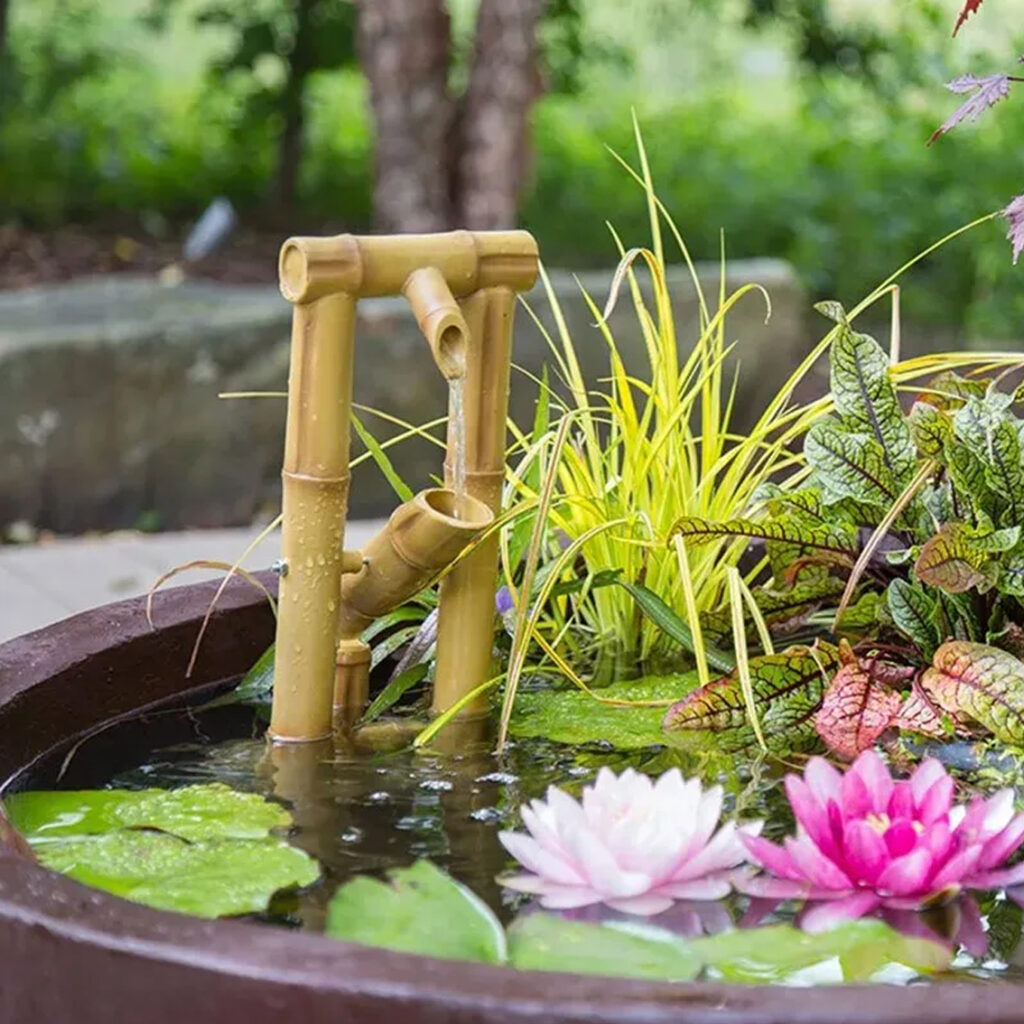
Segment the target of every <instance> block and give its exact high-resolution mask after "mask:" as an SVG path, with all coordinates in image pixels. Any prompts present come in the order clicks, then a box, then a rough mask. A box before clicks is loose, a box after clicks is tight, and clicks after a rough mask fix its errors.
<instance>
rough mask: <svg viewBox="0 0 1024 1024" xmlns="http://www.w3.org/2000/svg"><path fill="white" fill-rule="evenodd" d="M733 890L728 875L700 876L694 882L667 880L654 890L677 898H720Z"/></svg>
mask: <svg viewBox="0 0 1024 1024" xmlns="http://www.w3.org/2000/svg"><path fill="white" fill-rule="evenodd" d="M731 890H732V885H731V883H730V881H729V879H728V877H726V876H724V875H719V876H717V877H710V878H698V879H695V880H694V881H692V882H666V883H665V884H664V885H659V886H658V888H657V889H654V890H652V892H653V893H654V894H657V895H660V896H670V897H671V898H672V899H676V900H720V899H722V898H723V897H725V896H728V895H729V893H730V891H731Z"/></svg>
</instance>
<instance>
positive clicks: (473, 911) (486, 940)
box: [327, 860, 506, 964]
mask: <svg viewBox="0 0 1024 1024" xmlns="http://www.w3.org/2000/svg"><path fill="white" fill-rule="evenodd" d="M388 877H389V880H390V884H388V883H387V882H381V881H378V880H377V879H375V878H368V877H366V876H362V877H360V878H355V879H353V880H352V881H351V882H347V883H346V884H345V885H343V886H342V887H341V888H340V889H338V891H337V892H336V893H335V894H334V899H332V900H331V905H330V909H329V910H328V913H327V934H328V935H330V936H331V937H332V938H335V939H346V940H348V941H349V942H359V943H362V944H363V945H366V946H379V947H382V948H384V949H393V950H397V951H399V952H403V953H420V954H422V955H424V956H435V957H440V958H441V959H442V960H477V961H480V962H482V963H491V964H497V963H503V962H504V961H505V958H506V945H505V932H504V930H503V929H502V927H501V924H500V923H499V921H498V919H497V918H496V917H495V916H494V914H492V913H491V911H490V910H489V909H488V907H487V905H486V904H485V903H484V902H483V901H482V900H481V899H480V898H479V897H478V896H476V895H474V894H473V893H472V892H470V890H469V889H467V888H466V887H465V886H463V885H460V884H459V883H458V882H456V881H455V880H454V879H453V878H450V877H449V876H448V875H446V874H445V873H444V872H443V871H441V870H440V869H439V868H437V867H435V866H434V865H433V864H431V863H430V862H429V861H425V860H421V861H417V862H416V863H415V864H413V865H412V867H409V868H399V869H398V870H396V871H392V872H390V874H389V876H388Z"/></svg>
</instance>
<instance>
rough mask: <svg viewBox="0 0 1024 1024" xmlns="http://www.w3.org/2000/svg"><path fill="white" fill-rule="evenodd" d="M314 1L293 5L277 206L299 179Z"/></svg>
mask: <svg viewBox="0 0 1024 1024" xmlns="http://www.w3.org/2000/svg"><path fill="white" fill-rule="evenodd" d="M3 2H4V0H0V3H3ZM316 3H317V0H299V2H298V4H297V5H296V9H295V43H294V45H293V46H292V50H291V53H290V54H289V55H288V76H287V78H286V80H285V83H284V87H283V89H282V92H281V134H280V136H279V138H278V143H277V171H276V173H275V175H274V188H273V203H274V206H275V207H276V208H277V209H278V210H288V209H289V208H290V207H291V206H292V204H293V203H294V201H295V192H296V189H297V187H298V182H299V170H300V167H301V165H302V152H303V141H304V140H303V135H304V132H305V123H306V112H305V98H306V80H307V78H308V77H309V73H310V71H311V70H312V67H313V61H314V49H315V40H314V38H313V32H314V27H313V18H312V14H313V8H314V7H315V6H316Z"/></svg>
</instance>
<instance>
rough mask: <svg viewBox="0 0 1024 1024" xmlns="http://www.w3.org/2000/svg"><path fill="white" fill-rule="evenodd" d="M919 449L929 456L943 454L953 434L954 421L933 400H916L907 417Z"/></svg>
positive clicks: (933, 456)
mask: <svg viewBox="0 0 1024 1024" xmlns="http://www.w3.org/2000/svg"><path fill="white" fill-rule="evenodd" d="M907 422H908V423H909V425H910V433H911V436H912V437H913V438H914V444H916V445H917V450H918V451H919V452H920V453H921V454H922V455H926V456H927V457H928V458H930V459H931V458H935V457H936V456H941V455H942V453H943V451H944V450H945V447H946V441H947V440H948V439H949V438H951V437H952V436H953V421H952V420H951V419H950V418H949V416H947V415H946V413H945V412H944V411H943V410H942V409H940V408H938V407H937V406H936V405H934V404H933V403H932V402H915V403H914V405H913V408H912V409H911V410H910V416H908V417H907Z"/></svg>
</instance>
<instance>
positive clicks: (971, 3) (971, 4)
mask: <svg viewBox="0 0 1024 1024" xmlns="http://www.w3.org/2000/svg"><path fill="white" fill-rule="evenodd" d="M983 2H984V0H967V2H966V3H965V4H964V6H963V8H962V9H961V11H960V14H959V15H958V16H957V19H956V24H955V25H954V26H953V35H956V34H957V32H959V31H960V29H961V28H962V27H963V24H964V22H965V21H966V20H967V19H968V18H969V17H970V16H971V15H972V14H977V12H978V8H979V7H980V6H981V5H982V3H983Z"/></svg>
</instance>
